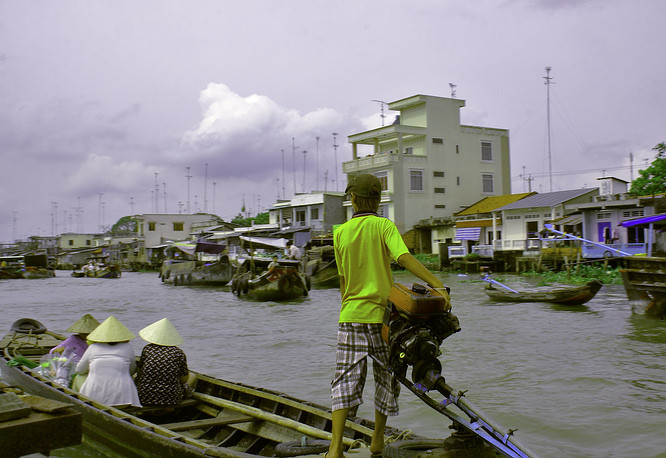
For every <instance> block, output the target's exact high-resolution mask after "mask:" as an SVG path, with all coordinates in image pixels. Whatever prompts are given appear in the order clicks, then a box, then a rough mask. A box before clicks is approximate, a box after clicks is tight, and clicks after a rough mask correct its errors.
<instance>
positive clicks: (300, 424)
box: [0, 319, 423, 458]
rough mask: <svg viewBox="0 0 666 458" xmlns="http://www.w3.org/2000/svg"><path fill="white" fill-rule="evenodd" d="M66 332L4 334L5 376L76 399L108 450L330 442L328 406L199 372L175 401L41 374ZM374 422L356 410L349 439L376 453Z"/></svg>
mask: <svg viewBox="0 0 666 458" xmlns="http://www.w3.org/2000/svg"><path fill="white" fill-rule="evenodd" d="M62 339H64V336H61V335H59V334H57V333H54V332H51V331H48V330H46V329H45V327H44V326H43V325H42V324H41V323H39V322H37V321H35V320H31V319H23V320H19V321H17V322H16V323H14V325H13V326H12V330H10V332H9V333H8V334H7V335H6V336H5V337H4V338H3V339H2V341H0V348H1V349H2V360H0V365H1V366H2V377H3V379H4V380H5V382H6V383H10V384H12V385H14V386H17V387H19V388H21V389H22V390H24V391H26V392H29V393H32V394H35V395H38V396H42V397H45V398H49V399H53V400H56V401H61V402H66V403H69V404H72V406H73V409H75V410H76V411H78V412H80V413H82V414H83V422H84V423H83V434H84V443H85V444H87V445H88V446H90V447H92V448H94V449H98V450H104V454H105V455H107V456H123V457H155V456H159V457H174V458H175V457H195V456H196V457H201V456H211V457H215V456H217V457H242V456H246V457H247V456H274V455H276V454H277V455H278V456H295V455H303V454H318V453H322V452H324V451H326V449H327V448H328V440H329V439H330V428H331V413H330V410H329V409H327V408H326V407H323V406H319V405H316V404H313V403H311V402H307V401H303V400H300V399H297V398H294V397H291V396H288V395H286V394H284V393H279V392H276V391H271V390H267V389H262V388H255V387H252V386H248V385H243V384H240V383H232V382H229V381H225V380H221V379H217V378H214V377H209V376H206V375H203V374H199V373H196V372H191V377H190V380H191V382H190V384H191V386H192V387H193V388H194V393H193V395H192V396H191V397H190V398H188V399H186V400H185V401H183V402H182V403H181V404H180V405H178V406H175V407H174V408H172V409H168V410H165V409H164V408H163V407H162V408H155V407H142V408H126V409H121V408H116V407H111V406H108V405H104V404H100V403H99V402H96V401H94V400H93V399H90V398H87V397H85V396H83V395H81V394H79V393H77V392H75V391H72V390H71V389H69V388H67V387H65V386H61V385H58V384H57V383H55V382H54V381H53V380H50V379H49V378H47V377H45V376H43V375H41V374H42V372H40V371H39V370H38V368H39V366H37V367H35V368H34V369H30V368H29V367H28V366H34V365H35V364H37V363H39V361H40V358H41V357H42V356H43V355H45V354H46V353H48V350H49V349H50V348H52V347H53V346H55V345H57V344H59V343H60V342H61V341H62ZM192 380H193V381H192ZM372 427H373V423H372V422H370V421H368V420H364V419H361V418H356V417H354V418H350V420H349V421H348V422H347V428H346V432H345V438H344V443H345V445H346V446H347V447H348V448H359V452H360V453H361V455H359V456H363V451H364V450H365V451H366V452H365V453H366V455H367V456H369V452H368V451H367V447H364V446H365V445H367V444H369V443H370V440H371V437H372ZM400 434H402V435H404V434H405V433H404V432H401V431H398V430H394V429H390V428H389V429H387V435H395V436H398V435H400ZM412 437H413V438H414V439H423V438H422V437H418V436H416V435H412Z"/></svg>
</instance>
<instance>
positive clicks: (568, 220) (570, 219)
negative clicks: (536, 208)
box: [550, 214, 583, 226]
mask: <svg viewBox="0 0 666 458" xmlns="http://www.w3.org/2000/svg"><path fill="white" fill-rule="evenodd" d="M582 222H583V215H580V214H576V215H566V216H562V217H561V218H556V219H554V220H552V221H551V222H550V224H557V225H558V226H575V225H577V224H581V223H582Z"/></svg>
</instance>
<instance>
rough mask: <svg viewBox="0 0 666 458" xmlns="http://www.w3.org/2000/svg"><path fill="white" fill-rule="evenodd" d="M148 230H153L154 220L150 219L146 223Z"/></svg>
mask: <svg viewBox="0 0 666 458" xmlns="http://www.w3.org/2000/svg"><path fill="white" fill-rule="evenodd" d="M148 230H149V231H154V230H155V222H154V221H151V222H150V223H148Z"/></svg>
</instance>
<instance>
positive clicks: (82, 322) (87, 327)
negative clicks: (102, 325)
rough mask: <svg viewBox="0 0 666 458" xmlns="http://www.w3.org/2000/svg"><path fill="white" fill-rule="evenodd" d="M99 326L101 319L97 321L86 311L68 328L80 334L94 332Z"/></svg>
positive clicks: (69, 330)
mask: <svg viewBox="0 0 666 458" xmlns="http://www.w3.org/2000/svg"><path fill="white" fill-rule="evenodd" d="M97 326H99V321H97V320H96V319H95V318H93V316H92V315H91V314H90V313H86V314H85V315H83V316H82V317H81V318H79V319H78V321H77V322H76V323H74V324H73V325H71V326H70V327H68V328H67V332H77V333H80V334H89V333H91V332H93V331H94V330H95V329H96V328H97Z"/></svg>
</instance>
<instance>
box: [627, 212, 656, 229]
mask: <svg viewBox="0 0 666 458" xmlns="http://www.w3.org/2000/svg"><path fill="white" fill-rule="evenodd" d="M653 223H656V224H659V225H661V224H666V213H658V214H656V215H650V216H641V217H640V218H633V219H628V220H626V221H622V222H621V223H620V226H623V227H633V226H640V225H642V224H653Z"/></svg>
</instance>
